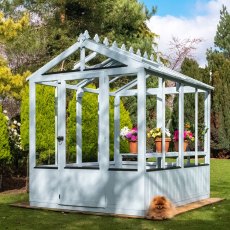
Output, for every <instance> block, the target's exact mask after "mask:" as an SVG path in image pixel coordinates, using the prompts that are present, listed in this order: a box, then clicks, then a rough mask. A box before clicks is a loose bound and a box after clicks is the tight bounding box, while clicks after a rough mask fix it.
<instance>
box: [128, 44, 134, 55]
mask: <svg viewBox="0 0 230 230" xmlns="http://www.w3.org/2000/svg"><path fill="white" fill-rule="evenodd" d="M129 52H130V53H131V54H133V53H134V51H133V47H132V46H130V48H129Z"/></svg>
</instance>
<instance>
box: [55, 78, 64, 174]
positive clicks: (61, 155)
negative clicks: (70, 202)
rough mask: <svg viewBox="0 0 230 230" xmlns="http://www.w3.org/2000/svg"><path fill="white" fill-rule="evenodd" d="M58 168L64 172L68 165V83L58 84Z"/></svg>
mask: <svg viewBox="0 0 230 230" xmlns="http://www.w3.org/2000/svg"><path fill="white" fill-rule="evenodd" d="M57 133H58V136H59V137H63V140H62V141H59V142H58V168H59V170H60V169H61V170H63V168H64V167H65V164H66V82H65V81H63V80H62V81H60V82H58V132H57Z"/></svg>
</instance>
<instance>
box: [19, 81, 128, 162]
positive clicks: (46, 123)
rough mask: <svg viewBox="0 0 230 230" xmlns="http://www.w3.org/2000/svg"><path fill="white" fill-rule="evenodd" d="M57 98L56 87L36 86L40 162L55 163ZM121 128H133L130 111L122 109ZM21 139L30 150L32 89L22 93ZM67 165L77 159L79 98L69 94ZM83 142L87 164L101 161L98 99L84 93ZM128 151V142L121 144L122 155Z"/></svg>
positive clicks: (111, 123)
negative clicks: (99, 154)
mask: <svg viewBox="0 0 230 230" xmlns="http://www.w3.org/2000/svg"><path fill="white" fill-rule="evenodd" d="M90 87H94V86H92V85H91V86H90ZM54 108H55V97H54V88H53V87H47V86H42V85H37V86H36V154H38V156H37V163H39V164H52V163H54V153H55V109H54ZM113 108H114V98H112V97H111V98H110V153H111V155H112V153H113V151H114V150H113V147H114V144H113V137H114V134H113V133H114V122H113V119H114V118H113V116H114V109H113ZM120 114H121V121H120V127H121V128H122V127H124V126H128V127H129V128H131V127H132V122H131V119H130V116H129V113H128V111H126V109H125V107H124V105H123V104H122V103H121V106H120ZM21 124H22V125H21V138H22V147H23V149H24V150H28V149H29V90H28V87H26V88H25V90H24V91H23V93H22V104H21ZM66 134H67V143H66V144H67V147H66V149H67V162H74V161H75V159H76V96H73V97H72V98H71V97H70V95H67V133H66ZM82 139H83V146H82V148H83V149H82V152H83V161H95V160H97V153H98V97H97V95H95V94H91V93H84V94H83V101H82ZM127 151H128V142H127V141H123V140H122V141H121V152H127Z"/></svg>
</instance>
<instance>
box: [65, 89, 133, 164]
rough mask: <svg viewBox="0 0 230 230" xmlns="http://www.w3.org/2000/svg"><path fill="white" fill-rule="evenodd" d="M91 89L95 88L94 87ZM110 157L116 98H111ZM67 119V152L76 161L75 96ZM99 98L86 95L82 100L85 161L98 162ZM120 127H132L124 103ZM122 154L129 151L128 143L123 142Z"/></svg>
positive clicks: (112, 144) (89, 94)
mask: <svg viewBox="0 0 230 230" xmlns="http://www.w3.org/2000/svg"><path fill="white" fill-rule="evenodd" d="M90 87H91V88H95V87H94V86H93V85H91V86H90ZM109 103H110V110H109V117H110V127H109V128H110V155H111V158H112V154H113V152H114V142H113V138H114V122H113V121H114V98H113V97H111V98H110V102H109ZM68 114H69V116H68V119H67V152H68V153H69V159H70V161H73V160H74V159H75V155H76V97H75V96H74V97H73V98H72V99H71V101H70V103H69V106H68ZM97 114H98V96H97V95H95V94H91V93H84V94H83V99H82V140H83V143H82V152H83V161H95V160H97V153H98V115H97ZM120 114H121V120H120V127H124V126H128V127H130V128H131V127H132V122H131V119H130V116H129V113H128V112H127V111H126V109H125V107H124V105H123V103H122V102H121V106H120ZM120 150H121V152H126V151H127V150H128V142H127V141H123V140H121V145H120Z"/></svg>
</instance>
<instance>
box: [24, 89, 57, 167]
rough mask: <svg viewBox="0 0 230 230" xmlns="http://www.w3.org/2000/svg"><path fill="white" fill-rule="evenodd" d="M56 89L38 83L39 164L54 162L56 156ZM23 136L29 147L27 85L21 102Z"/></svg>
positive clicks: (25, 147) (37, 148) (25, 145)
mask: <svg viewBox="0 0 230 230" xmlns="http://www.w3.org/2000/svg"><path fill="white" fill-rule="evenodd" d="M54 91H55V89H54V87H50V86H43V85H36V154H37V164H54V156H55V92H54ZM21 138H22V141H21V143H22V147H23V149H24V150H27V151H28V149H29V89H28V86H27V87H25V89H24V91H23V93H22V104H21Z"/></svg>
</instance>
